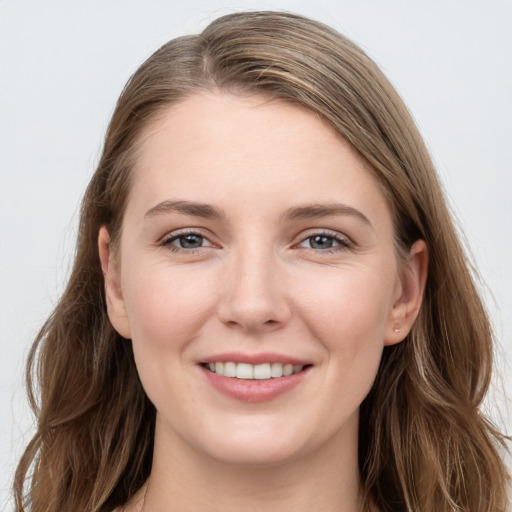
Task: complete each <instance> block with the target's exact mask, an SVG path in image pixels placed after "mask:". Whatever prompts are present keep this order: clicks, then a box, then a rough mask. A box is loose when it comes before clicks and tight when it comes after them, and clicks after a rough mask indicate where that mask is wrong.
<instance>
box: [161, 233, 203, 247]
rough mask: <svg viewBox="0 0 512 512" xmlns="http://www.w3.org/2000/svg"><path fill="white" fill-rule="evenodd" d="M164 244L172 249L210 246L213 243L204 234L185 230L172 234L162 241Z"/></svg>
mask: <svg viewBox="0 0 512 512" xmlns="http://www.w3.org/2000/svg"><path fill="white" fill-rule="evenodd" d="M162 245H164V246H165V247H168V248H170V249H172V250H176V251H179V250H185V251H186V250H189V251H190V250H194V249H201V248H202V247H208V246H211V245H212V244H211V243H210V241H209V240H208V239H207V238H205V237H204V236H203V235H201V234H199V233H196V232H185V233H177V234H175V235H171V236H169V237H168V238H166V239H164V240H163V241H162Z"/></svg>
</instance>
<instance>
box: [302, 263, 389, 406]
mask: <svg viewBox="0 0 512 512" xmlns="http://www.w3.org/2000/svg"><path fill="white" fill-rule="evenodd" d="M304 284H305V285H307V283H304ZM311 284H312V283H310V285H311ZM317 284H318V281H317ZM393 284H394V281H393V279H389V278H385V277H383V276H382V274H380V275H379V274H378V273H371V272H364V273H358V272H350V273H349V272H345V273H342V272H340V273H339V275H337V276H336V278H333V279H331V280H330V282H329V283H328V284H327V283H326V286H325V288H324V290H323V291H321V290H320V289H319V288H318V286H316V287H311V286H309V287H308V288H309V289H310V290H311V289H312V290H314V293H313V292H311V291H310V293H309V294H308V295H307V300H305V301H303V303H302V313H301V316H302V318H304V319H305V322H306V324H307V327H308V330H309V331H310V333H311V334H312V337H313V338H314V339H316V340H317V341H319V342H320V344H321V345H322V348H323V351H324V354H325V357H326V359H328V361H329V364H328V374H327V375H326V383H329V387H328V388H326V389H330V390H333V391H334V392H335V394H336V393H339V392H340V390H343V395H344V400H348V401H350V402H351V404H352V405H353V406H354V407H357V406H358V405H359V404H360V402H361V401H362V400H363V398H364V397H365V396H366V394H367V393H368V392H369V390H370V388H371V386H372V384H373V381H374V379H375V376H376V374H377V370H378V367H379V364H380V359H381V356H382V350H383V346H384V338H385V335H386V330H387V326H388V320H389V315H390V312H391V309H392V303H393V293H392V290H393ZM304 296H305V295H304ZM333 383H335V384H333Z"/></svg>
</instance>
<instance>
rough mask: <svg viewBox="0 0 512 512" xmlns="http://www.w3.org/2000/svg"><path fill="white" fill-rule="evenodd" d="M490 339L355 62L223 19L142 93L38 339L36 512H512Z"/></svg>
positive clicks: (453, 247) (419, 182)
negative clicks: (492, 391)
mask: <svg viewBox="0 0 512 512" xmlns="http://www.w3.org/2000/svg"><path fill="white" fill-rule="evenodd" d="M492 350H493V344H492V334H491V328H490V325H489V321H488V318H487V316H486V313H485V311H484V308H483V305H482V302H481V299H480V298H479V296H478V293H477V291H476V289H475V286H474V284H473V281H472V278H471V273H470V270H469V265H468V263H467V261H466V258H465V255H464V252H463V250H462V248H461V245H460V243H459V241H458V239H457V236H456V232H455V230H454V227H453V224H452V220H451V218H450V215H449V213H448V210H447V207H446V204H445V200H444V198H443V195H442V192H441V189H440V186H439V183H438V179H437V177H436V173H435V171H434V169H433V166H432V163H431V161H430V158H429V156H428V153H427V151H426V149H425V146H424V144H423V142H422V140H421V137H420V135H419V134H418V131H417V129H416V127H415V125H414V123H413V121H412V119H411V117H410V115H409V113H408V111H407V109H406V107H405V106H404V105H403V103H402V101H401V100H400V98H399V97H398V96H397V94H396V92H395V91H394V90H393V88H392V87H391V85H390V84H389V82H388V81H387V80H386V78H385V77H384V76H383V75H382V73H381V72H380V70H379V69H378V68H377V67H376V65H375V64H374V63H373V62H372V61H371V60H370V59H369V58H368V57H367V56H366V55H365V54H364V53H363V52H362V51H361V50H360V49H359V48H358V47H357V46H355V45H354V44H353V43H351V42H350V41H348V40H347V39H345V38H344V37H343V36H341V35H339V34H337V33H336V32H334V31H333V30H331V29H329V28H328V27H326V26H324V25H322V24H319V23H317V22H314V21H311V20H308V19H305V18H302V17H300V16H295V15H291V14H284V13H272V12H254V13H240V14H234V15H230V16H226V17H222V18H220V19H218V20H216V21H214V22H213V23H212V24H211V25H210V26H208V27H207V28H206V29H205V30H204V31H203V33H201V34H200V35H198V36H190V37H183V38H179V39H176V40H173V41H171V42H169V43H168V44H166V45H165V46H163V47H162V48H161V49H160V50H158V51H157V52H156V53H155V54H154V55H152V56H151V57H150V58H149V59H148V60H147V61H146V62H145V63H144V64H143V65H142V66H141V67H140V69H139V70H138V71H137V72H136V73H135V74H134V75H133V77H132V78H131V79H130V81H129V82H128V84H127V86H126V88H125V90H124V91H123V93H122V94H121V97H120V99H119V102H118V104H117V107H116V110H115V112H114V115H113V118H112V121H111V124H110V127H109V130H108V133H107V136H106V140H105V147H104V151H103V155H102V158H101V161H100V163H99V166H98V169H97V171H96V173H95V174H94V176H93V178H92V180H91V183H90V185H89V187H88V190H87V192H86V195H85V198H84V202H83V206H82V212H81V222H80V228H79V239H78V248H77V253H76V258H75V264H74V269H73V272H72V275H71V278H70V281H69V284H68V286H67V288H66V291H65V292H64V294H63V296H62V298H61V300H60V302H59V305H58V306H57V308H56V310H55V312H54V314H53V315H52V316H51V318H50V319H49V320H48V321H47V323H46V324H45V325H44V327H43V328H42V330H41V332H40V334H39V336H38V337H37V339H36V341H35V344H34V347H33V349H32V352H31V355H30V360H29V371H28V375H29V386H30V389H33V388H32V384H33V381H32V378H31V377H30V376H31V375H33V373H34V372H35V373H36V375H37V384H38V385H39V386H40V401H39V403H38V404H36V399H35V396H36V393H35V392H34V391H32V394H31V401H32V404H33V406H34V408H35V409H36V411H37V414H38V429H37V432H36V434H35V436H34V438H33V439H32V441H31V443H30V444H29V446H28V447H27V449H26V452H25V454H24V456H23V458H22V460H21V462H20V464H19V467H18V471H17V474H16V482H15V493H16V504H17V505H16V506H17V510H18V511H24V510H31V511H33V512H36V511H37V512H39V511H41V512H42V511H45V512H48V511H59V512H64V511H70V512H71V511H73V512H76V511H113V510H116V511H118V512H119V511H122V510H124V511H126V512H133V511H142V510H143V511H145V512H156V511H164V510H165V511H174V510H176V511H180V512H183V511H190V512H197V511H204V510H217V511H223V512H229V511H238V510H242V509H243V510H248V511H256V510H261V509H263V508H264V509H265V510H267V511H277V510H296V511H322V512H329V511H341V510H343V511H346V512H349V511H354V512H355V511H369V510H372V511H382V512H384V511H411V512H412V511H420V510H421V511H428V512H430V511H434V510H435V511H436V512H442V511H455V510H464V511H475V512H476V511H478V512H482V511H489V512H490V511H493V512H496V511H504V510H505V509H506V507H507V503H508V501H507V496H506V486H507V481H508V476H507V472H506V469H505V466H504V464H503V462H502V460H501V458H500V455H499V448H500V445H504V436H502V435H501V434H500V433H499V432H498V431H496V430H495V429H494V428H493V426H492V425H491V424H490V423H489V422H488V421H487V420H486V419H485V417H484V416H483V415H482V414H481V412H480V410H479V406H480V404H481V401H482V398H483V397H484V395H485V393H486V391H487V388H488V385H489V379H490V374H491V366H492Z"/></svg>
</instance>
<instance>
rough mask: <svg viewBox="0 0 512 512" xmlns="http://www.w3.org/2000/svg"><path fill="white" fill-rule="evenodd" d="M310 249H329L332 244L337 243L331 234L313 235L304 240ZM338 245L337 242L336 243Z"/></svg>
mask: <svg viewBox="0 0 512 512" xmlns="http://www.w3.org/2000/svg"><path fill="white" fill-rule="evenodd" d="M305 242H308V243H309V247H311V248H312V249H320V250H322V249H331V248H332V247H333V245H335V244H338V243H337V242H336V241H335V240H334V238H333V237H332V236H326V235H315V236H310V237H309V238H307V239H306V240H305ZM338 245H339V244H338Z"/></svg>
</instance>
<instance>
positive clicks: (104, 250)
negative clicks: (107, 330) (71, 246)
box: [98, 226, 131, 339]
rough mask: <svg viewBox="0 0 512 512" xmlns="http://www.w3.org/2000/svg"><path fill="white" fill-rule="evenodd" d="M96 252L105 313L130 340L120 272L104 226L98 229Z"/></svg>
mask: <svg viewBox="0 0 512 512" xmlns="http://www.w3.org/2000/svg"><path fill="white" fill-rule="evenodd" d="M98 250H99V256H100V261H101V269H102V271H103V280H104V283H105V299H106V302H107V313H108V317H109V319H110V322H111V323H112V325H113V326H114V329H115V330H116V331H117V332H118V333H119V334H120V335H121V336H123V338H127V339H129V338H131V333H130V325H129V322H128V315H127V314H126V305H125V302H124V298H123V293H122V291H121V272H120V268H119V265H118V263H117V262H116V258H115V257H114V255H113V254H112V249H111V246H110V235H109V233H108V231H107V228H106V227H105V226H102V227H101V228H100V232H99V235H98Z"/></svg>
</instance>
